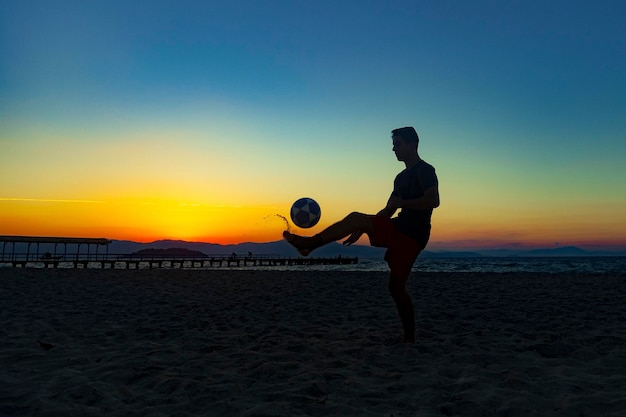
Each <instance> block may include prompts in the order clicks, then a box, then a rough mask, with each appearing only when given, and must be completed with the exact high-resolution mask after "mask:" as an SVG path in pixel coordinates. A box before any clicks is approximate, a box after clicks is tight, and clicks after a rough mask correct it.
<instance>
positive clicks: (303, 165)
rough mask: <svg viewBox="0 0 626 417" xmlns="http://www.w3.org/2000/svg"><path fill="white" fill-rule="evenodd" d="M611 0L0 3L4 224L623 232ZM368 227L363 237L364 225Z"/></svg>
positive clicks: (171, 229)
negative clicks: (409, 192) (384, 221)
mask: <svg viewBox="0 0 626 417" xmlns="http://www.w3.org/2000/svg"><path fill="white" fill-rule="evenodd" d="M625 21H626V2H624V1H622V0H615V1H605V0H600V1H594V2H591V1H580V0H568V1H561V0H554V1H550V0H548V1H546V0H541V1H534V0H524V1H495V0H494V1H486V0H478V1H474V2H468V1H460V0H459V1H445V0H444V1H435V0H433V1H415V0H412V1H381V0H376V1H367V0H362V1H356V0H350V1H336V0H334V1H326V0H320V1H295V0H292V1H278V0H277V1H234V0H224V1H221V0H219V1H185V0H176V1H160V0H155V1H151V2H128V1H112V0H107V1H82V0H80V1H78V0H77V1H60V2H51V1H47V0H46V1H43V0H41V1H38V0H35V1H29V0H21V1H11V2H8V1H5V2H1V3H0V235H35V236H75V237H78V236H80V237H106V238H110V239H129V240H136V241H142V242H148V241H152V240H156V239H165V238H167V239H185V240H193V241H204V242H212V243H238V242H247V241H253V242H264V241H275V240H279V239H280V238H281V232H282V230H284V228H285V224H284V222H283V221H282V220H281V219H280V218H279V217H278V216H277V214H279V215H283V216H288V212H289V208H290V206H291V204H292V202H293V201H295V200H296V199H298V198H300V197H304V196H307V197H312V198H314V199H315V200H317V201H318V202H319V204H320V206H321V207H322V220H321V221H320V223H319V224H318V226H316V227H314V228H312V229H308V230H302V229H297V228H294V226H293V225H292V226H291V227H292V228H293V229H294V230H296V231H298V232H302V233H304V234H311V233H315V232H318V231H320V230H321V229H322V228H323V227H324V226H327V225H329V224H330V223H332V222H334V221H337V220H339V219H341V218H342V217H343V216H344V215H346V214H347V213H349V212H351V211H361V212H368V213H375V212H377V211H378V210H379V209H381V208H383V207H384V205H385V202H386V201H387V198H388V196H389V194H390V192H391V187H392V183H393V178H394V177H395V175H396V174H397V173H398V172H399V171H400V170H402V168H403V165H402V164H401V163H399V162H398V161H397V160H396V159H395V156H394V154H393V153H392V151H391V137H390V132H391V130H392V129H394V128H397V127H402V126H408V125H412V126H415V128H416V129H417V131H418V133H419V135H420V139H421V142H420V155H421V156H422V158H424V159H425V160H426V161H428V162H430V163H431V164H432V165H434V166H435V168H436V170H437V174H438V177H439V181H440V194H441V202H442V204H441V207H440V208H438V209H437V210H436V211H435V214H434V215H433V234H432V238H431V244H430V247H429V248H430V249H432V250H436V249H471V248H487V247H488V248H492V247H537V246H538V247H555V246H558V245H561V246H565V245H577V246H581V247H584V248H608V249H620V250H625V249H626V161H625V159H626V28H625V25H624V22H625ZM363 243H367V241H363Z"/></svg>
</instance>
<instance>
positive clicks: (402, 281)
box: [283, 127, 439, 342]
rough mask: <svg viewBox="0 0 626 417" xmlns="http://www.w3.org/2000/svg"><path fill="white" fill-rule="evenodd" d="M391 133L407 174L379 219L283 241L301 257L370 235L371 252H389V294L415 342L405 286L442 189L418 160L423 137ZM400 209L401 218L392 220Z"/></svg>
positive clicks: (350, 219) (358, 217) (366, 217)
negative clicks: (376, 250)
mask: <svg viewBox="0 0 626 417" xmlns="http://www.w3.org/2000/svg"><path fill="white" fill-rule="evenodd" d="M391 133H392V136H391V139H392V141H393V152H394V153H395V154H396V157H397V158H398V161H401V162H404V165H405V167H406V168H405V169H404V170H403V171H402V172H400V173H399V174H398V175H397V176H396V178H395V180H394V184H393V192H392V193H391V196H390V197H389V200H388V201H387V204H386V205H385V208H383V209H382V210H380V211H379V212H378V213H377V214H376V215H370V214H363V213H357V212H353V213H350V214H349V215H348V216H346V218H344V219H343V220H341V221H339V222H337V223H335V224H333V225H331V226H329V227H327V228H326V229H324V230H323V231H322V232H320V233H318V234H316V235H315V236H311V237H304V236H298V235H295V234H292V233H289V232H287V231H285V232H284V233H283V236H284V238H285V239H286V240H287V241H288V242H289V243H290V244H291V245H292V246H294V247H295V248H296V249H297V250H298V252H299V253H300V254H301V255H303V256H307V255H308V254H310V253H311V252H312V251H314V250H315V249H317V248H319V247H320V246H323V245H326V244H328V243H330V242H334V241H336V240H339V239H343V238H346V237H347V239H346V240H345V241H344V242H343V244H344V245H351V244H353V243H354V242H356V241H357V240H358V239H359V238H360V237H361V236H362V235H363V233H365V234H367V235H368V237H369V240H370V244H371V245H372V246H378V247H384V248H387V251H386V252H385V260H386V261H387V264H388V265H389V269H390V273H389V284H388V286H389V292H390V293H391V296H392V297H393V299H394V301H395V303H396V307H397V309H398V314H399V315H400V320H401V321H402V327H403V329H404V338H403V342H415V311H414V308H413V302H412V301H411V297H410V296H409V294H408V292H407V291H406V281H407V279H408V278H409V275H410V273H411V269H412V268H413V264H414V263H415V260H416V259H417V256H418V255H419V253H420V252H421V251H422V250H423V249H424V248H425V247H426V244H427V243H428V239H429V237H430V220H431V215H432V212H433V209H434V208H436V207H438V206H439V183H438V180H437V175H436V173H435V168H433V166H432V165H430V164H428V163H426V162H425V161H423V160H422V159H421V158H420V156H419V154H418V151H417V147H418V144H419V137H418V135H417V132H416V131H415V129H414V128H412V127H403V128H400V129H395V130H393V131H392V132H391ZM398 209H400V213H399V214H398V216H397V217H394V218H392V216H393V215H394V214H395V213H396V211H397V210H398Z"/></svg>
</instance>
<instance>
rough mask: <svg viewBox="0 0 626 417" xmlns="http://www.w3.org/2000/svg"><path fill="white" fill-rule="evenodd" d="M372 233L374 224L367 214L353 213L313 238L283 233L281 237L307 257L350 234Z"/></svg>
mask: <svg viewBox="0 0 626 417" xmlns="http://www.w3.org/2000/svg"><path fill="white" fill-rule="evenodd" d="M373 231H374V224H373V223H372V219H371V218H370V216H369V215H368V214H363V213H357V212H353V213H350V214H348V215H347V216H346V217H345V218H344V219H343V220H340V221H338V222H337V223H335V224H332V225H330V226H328V227H327V228H326V229H324V230H322V231H321V232H320V233H318V234H316V235H315V236H311V237H305V236H299V235H296V234H293V233H289V232H287V231H285V232H283V237H284V238H285V240H286V241H287V242H289V243H290V244H291V245H292V246H293V247H295V248H296V249H297V250H298V252H299V253H300V255H302V256H307V255H308V254H310V253H311V252H313V251H314V250H315V249H317V248H319V247H321V246H324V245H326V244H328V243H330V242H335V241H337V240H339V239H342V238H344V237H347V236H349V235H351V234H352V233H355V232H362V233H367V234H369V233H372V232H373Z"/></svg>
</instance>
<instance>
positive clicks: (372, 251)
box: [108, 240, 626, 259]
mask: <svg viewBox="0 0 626 417" xmlns="http://www.w3.org/2000/svg"><path fill="white" fill-rule="evenodd" d="M172 248H183V249H186V250H190V251H197V252H199V253H202V254H204V255H231V254H233V253H235V254H237V255H247V254H248V253H249V252H251V253H252V254H255V255H277V256H286V257H298V256H299V254H298V252H297V251H296V250H295V249H294V248H293V247H292V246H291V245H289V244H288V243H287V242H286V241H284V240H279V241H276V242H266V243H252V242H247V243H240V244H237V245H220V244H217V243H203V242H186V241H183V240H157V241H155V242H150V243H139V242H131V241H126V240H114V241H113V242H112V243H111V244H110V245H109V248H108V253H110V254H120V255H122V254H130V253H133V252H138V251H141V250H145V249H163V250H165V249H172ZM384 254H385V249H384V248H375V247H372V246H365V245H352V246H344V245H342V244H340V243H331V244H329V245H326V246H324V247H322V248H319V249H318V250H316V251H315V252H314V254H313V256H314V257H320V258H324V257H336V256H339V255H341V256H345V257H358V258H362V259H382V258H383V256H384ZM420 256H421V257H424V258H435V257H437V258H468V257H481V256H488V257H558V256H626V252H608V251H586V250H583V249H580V248H578V247H575V246H564V247H560V248H553V249H530V250H529V249H526V250H512V249H491V250H485V249H482V250H476V251H457V252H455V251H424V252H422V254H421V255H420Z"/></svg>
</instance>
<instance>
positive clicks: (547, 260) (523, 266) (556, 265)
mask: <svg viewBox="0 0 626 417" xmlns="http://www.w3.org/2000/svg"><path fill="white" fill-rule="evenodd" d="M221 268H224V267H221ZM231 269H263V270H268V269H270V270H271V269H274V270H289V271H293V270H296V271H297V270H300V271H364V272H366V271H370V272H378V271H381V272H382V271H388V270H389V269H388V268H387V264H386V263H385V261H383V260H379V259H360V260H359V263H358V264H352V265H301V266H275V267H266V266H263V267H237V268H231ZM413 271H414V272H418V273H419V272H495V273H515V272H533V273H573V274H616V273H617V274H619V273H624V272H626V257H622V256H615V257H608V256H607V257H597V256H596V257H591V256H590V257H511V258H506V257H474V258H420V259H418V260H417V262H416V263H415V265H414V266H413Z"/></svg>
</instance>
